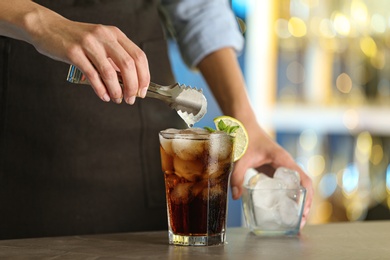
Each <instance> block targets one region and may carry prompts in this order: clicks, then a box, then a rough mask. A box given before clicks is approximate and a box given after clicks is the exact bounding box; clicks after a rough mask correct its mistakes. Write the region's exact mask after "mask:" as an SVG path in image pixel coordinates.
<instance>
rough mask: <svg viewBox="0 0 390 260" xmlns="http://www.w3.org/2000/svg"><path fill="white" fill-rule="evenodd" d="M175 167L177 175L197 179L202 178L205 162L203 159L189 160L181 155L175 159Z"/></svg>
mask: <svg viewBox="0 0 390 260" xmlns="http://www.w3.org/2000/svg"><path fill="white" fill-rule="evenodd" d="M173 168H174V171H175V173H176V175H178V176H180V177H183V178H185V179H186V180H188V181H191V182H193V181H195V180H197V179H200V178H202V174H203V164H202V163H201V161H187V160H182V159H181V158H179V157H175V158H174V159H173Z"/></svg>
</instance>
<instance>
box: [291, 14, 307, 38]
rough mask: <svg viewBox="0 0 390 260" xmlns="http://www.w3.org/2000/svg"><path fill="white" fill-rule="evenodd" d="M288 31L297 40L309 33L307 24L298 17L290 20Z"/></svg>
mask: <svg viewBox="0 0 390 260" xmlns="http://www.w3.org/2000/svg"><path fill="white" fill-rule="evenodd" d="M288 30H289V32H290V33H291V34H292V35H293V36H294V37H297V38H300V37H303V36H305V35H306V32H307V28H306V24H305V22H304V21H303V20H302V19H300V18H298V17H291V18H290V20H289V21H288Z"/></svg>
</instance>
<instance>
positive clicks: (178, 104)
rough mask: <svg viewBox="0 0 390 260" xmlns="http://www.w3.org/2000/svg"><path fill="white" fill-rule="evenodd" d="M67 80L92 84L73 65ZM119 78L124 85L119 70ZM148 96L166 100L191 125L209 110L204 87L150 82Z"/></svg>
mask: <svg viewBox="0 0 390 260" xmlns="http://www.w3.org/2000/svg"><path fill="white" fill-rule="evenodd" d="M67 80H68V81H69V82H71V83H76V84H86V85H89V84H90V83H89V81H88V80H87V78H86V77H85V75H84V74H83V73H82V72H81V71H80V70H79V69H78V68H77V67H75V66H73V65H71V66H70V68H69V72H68V77H67ZM118 80H119V84H120V85H121V86H122V87H123V81H122V76H121V74H120V72H118ZM146 97H151V98H157V99H159V100H162V101H163V102H165V103H166V104H167V105H168V106H169V107H171V108H172V109H175V110H176V111H177V113H178V114H179V116H180V117H181V118H182V119H183V120H184V121H185V122H186V123H187V125H188V126H190V127H191V126H193V125H194V124H195V123H196V122H199V120H200V119H202V118H203V116H204V115H205V114H206V112H207V100H206V98H205V96H204V95H203V92H202V89H196V88H191V87H189V86H186V85H184V84H182V85H180V84H179V83H175V84H173V85H170V86H161V85H159V84H156V83H153V82H150V83H149V88H148V91H147V93H146Z"/></svg>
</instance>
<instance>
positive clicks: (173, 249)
mask: <svg viewBox="0 0 390 260" xmlns="http://www.w3.org/2000/svg"><path fill="white" fill-rule="evenodd" d="M227 241H228V242H227V244H225V245H223V246H211V247H183V246H172V245H168V236H167V231H158V232H141V233H118V234H102V235H86V236H68V237H46V238H29V239H14V240H0V259H197V260H204V259H239V260H247V259H288V260H289V259H390V221H368V222H342V223H331V224H322V225H306V226H305V227H304V229H303V230H302V231H301V233H300V235H299V236H295V237H257V236H255V235H253V234H251V233H250V232H249V231H248V229H246V228H229V229H228V232H227Z"/></svg>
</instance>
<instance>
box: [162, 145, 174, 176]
mask: <svg viewBox="0 0 390 260" xmlns="http://www.w3.org/2000/svg"><path fill="white" fill-rule="evenodd" d="M160 149H161V151H160V155H161V168H162V170H163V172H164V173H171V172H173V157H172V155H169V154H168V153H166V152H165V150H164V148H162V147H160Z"/></svg>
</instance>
